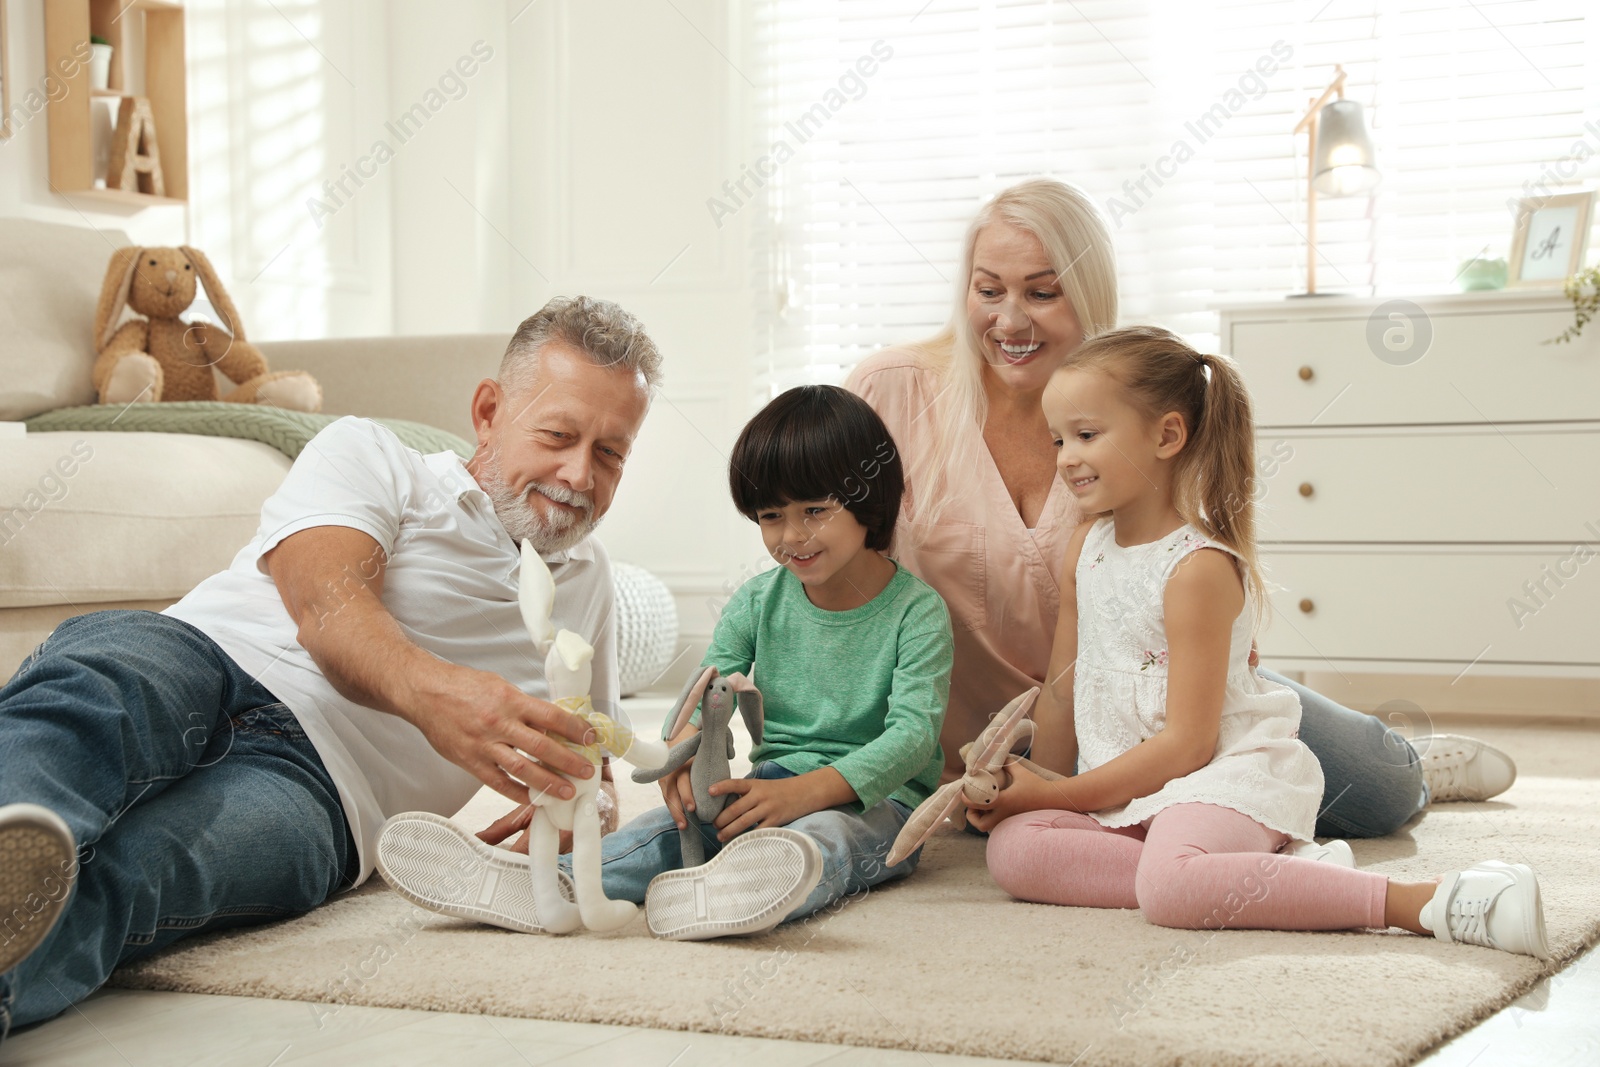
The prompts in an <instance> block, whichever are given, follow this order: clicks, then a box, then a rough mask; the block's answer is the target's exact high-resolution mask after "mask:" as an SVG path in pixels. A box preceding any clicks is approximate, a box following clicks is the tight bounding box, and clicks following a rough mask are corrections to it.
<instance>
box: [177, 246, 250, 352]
mask: <svg viewBox="0 0 1600 1067" xmlns="http://www.w3.org/2000/svg"><path fill="white" fill-rule="evenodd" d="M178 251H180V252H182V253H183V254H184V255H186V256H188V257H189V262H190V263H193V264H194V272H195V273H196V274H198V275H200V284H201V285H203V286H205V288H206V299H207V300H209V301H211V306H212V307H214V308H216V309H217V314H218V315H221V316H222V317H223V319H224V320H225V321H223V322H222V323H221V324H220V325H221V326H222V328H223V329H225V330H227V331H228V333H229V334H231V335H232V336H233V339H234V340H235V341H243V340H244V339H245V336H244V320H243V319H241V318H239V309H238V308H236V307H234V306H233V297H231V296H229V295H228V291H227V290H226V289H224V288H223V287H222V282H221V281H220V280H219V279H218V278H217V271H216V268H214V267H212V266H211V261H210V260H209V259H207V258H206V254H205V253H204V252H202V251H200V250H199V249H198V248H191V247H189V246H188V245H179V246H178Z"/></svg>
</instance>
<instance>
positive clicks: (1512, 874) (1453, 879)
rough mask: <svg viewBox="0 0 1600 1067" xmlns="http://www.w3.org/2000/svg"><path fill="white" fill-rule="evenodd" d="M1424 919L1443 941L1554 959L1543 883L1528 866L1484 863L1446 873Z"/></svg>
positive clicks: (1423, 911) (1495, 862)
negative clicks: (1541, 891)
mask: <svg viewBox="0 0 1600 1067" xmlns="http://www.w3.org/2000/svg"><path fill="white" fill-rule="evenodd" d="M1421 921H1422V928H1423V929H1424V930H1431V931H1433V936H1434V937H1437V938H1438V939H1439V940H1440V941H1459V942H1461V943H1462V944H1466V945H1482V946H1483V947H1484V948H1497V949H1499V950H1500V951H1502V952H1520V953H1522V954H1523V955H1526V956H1533V957H1536V958H1537V959H1541V960H1547V959H1549V958H1550V943H1549V941H1548V940H1547V939H1546V937H1545V930H1544V902H1543V901H1542V900H1540V898H1539V880H1538V879H1537V878H1536V877H1534V874H1533V870H1532V869H1531V868H1530V867H1528V865H1527V864H1525V863H1502V862H1500V861H1499V860H1485V861H1484V862H1483V863H1477V864H1474V865H1472V866H1471V867H1468V868H1467V869H1466V870H1464V871H1455V872H1452V873H1450V874H1447V875H1445V876H1444V879H1443V880H1442V881H1441V882H1440V883H1439V888H1438V889H1436V890H1434V893H1433V899H1432V900H1430V901H1428V903H1427V905H1425V906H1424V907H1423V909H1422V916H1421Z"/></svg>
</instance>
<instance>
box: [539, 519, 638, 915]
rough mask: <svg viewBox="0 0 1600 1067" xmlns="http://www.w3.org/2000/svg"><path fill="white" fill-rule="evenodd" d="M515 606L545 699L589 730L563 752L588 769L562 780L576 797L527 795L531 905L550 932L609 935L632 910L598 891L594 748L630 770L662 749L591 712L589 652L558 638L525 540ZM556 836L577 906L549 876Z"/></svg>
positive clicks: (543, 581) (563, 635)
mask: <svg viewBox="0 0 1600 1067" xmlns="http://www.w3.org/2000/svg"><path fill="white" fill-rule="evenodd" d="M517 594H518V595H517V602H518V606H519V607H520V608H521V610H522V622H523V625H524V626H526V627H527V628H528V633H529V635H530V636H532V638H533V646H534V648H536V649H537V650H538V651H539V652H540V653H541V654H542V655H544V657H545V661H544V677H545V681H546V682H547V683H548V684H549V686H550V701H551V703H553V704H556V705H558V706H560V707H563V708H566V709H567V710H568V711H570V712H572V713H573V714H574V715H577V716H578V717H580V718H582V719H584V720H585V721H587V722H588V723H589V725H590V726H592V727H593V728H594V732H595V743H594V744H593V745H574V744H571V743H567V747H568V748H571V749H572V750H573V751H574V752H582V753H583V754H584V755H586V756H588V757H589V760H590V762H592V763H593V764H594V768H595V771H594V775H593V776H592V777H589V778H578V779H568V781H571V782H572V784H573V786H574V788H575V790H576V792H575V794H574V795H573V797H572V799H571V800H562V799H560V798H557V797H552V796H550V795H549V794H547V793H544V792H542V791H539V790H534V791H533V792H532V793H530V795H529V797H528V801H529V803H531V804H532V805H533V822H532V824H531V827H530V830H531V833H530V836H529V838H528V865H529V870H530V872H531V874H532V878H533V899H534V905H535V907H536V908H537V910H538V913H539V923H540V925H542V926H543V927H544V928H545V929H546V930H547V931H549V932H550V933H552V934H566V933H571V932H572V931H573V930H576V929H577V928H578V927H579V926H587V927H588V928H589V929H591V930H601V931H605V930H616V929H619V928H621V927H623V926H626V925H627V924H628V922H629V921H630V920H632V918H633V916H634V914H635V913H636V912H637V911H638V907H637V906H636V905H634V904H633V903H631V902H629V901H626V900H610V899H608V898H607V897H606V895H605V892H604V891H603V890H602V889H601V886H600V809H599V805H598V803H597V801H596V798H597V796H598V794H599V791H600V753H601V749H605V750H607V751H609V752H611V753H612V754H613V755H615V756H617V757H619V758H621V759H625V760H627V761H628V762H629V763H632V764H633V765H634V766H636V767H660V766H661V765H662V764H663V763H665V762H666V761H667V746H666V745H665V744H663V743H662V742H660V741H655V740H646V739H644V738H641V737H638V736H636V735H635V734H634V733H633V731H632V730H629V729H628V728H627V727H626V726H623V725H621V724H620V723H617V722H615V721H613V720H612V719H611V718H609V717H608V716H606V715H604V714H602V713H600V712H598V711H596V710H594V704H593V702H592V701H591V700H590V698H589V689H590V685H591V682H592V680H593V672H592V670H591V669H590V665H589V664H590V660H592V659H593V658H594V646H592V645H590V644H589V642H587V641H585V640H584V639H583V638H582V637H579V636H578V635H577V634H575V633H573V632H572V631H571V630H562V631H561V632H559V633H557V632H556V630H555V627H554V625H553V624H552V623H551V619H550V615H551V611H552V610H553V608H554V606H555V599H556V585H555V580H554V579H553V578H551V577H550V568H549V567H547V566H545V562H544V560H543V559H541V558H540V557H539V553H538V552H536V551H534V549H533V546H532V545H531V544H530V543H529V542H528V541H526V540H525V541H523V542H522V575H521V578H520V580H519V582H518V588H517ZM562 830H571V831H572V884H573V889H574V896H575V897H576V898H577V903H576V904H573V903H571V902H569V901H568V900H567V899H566V898H565V897H563V896H562V895H561V885H560V881H559V879H558V878H557V877H556V861H557V859H558V857H559V856H560V839H561V831H562Z"/></svg>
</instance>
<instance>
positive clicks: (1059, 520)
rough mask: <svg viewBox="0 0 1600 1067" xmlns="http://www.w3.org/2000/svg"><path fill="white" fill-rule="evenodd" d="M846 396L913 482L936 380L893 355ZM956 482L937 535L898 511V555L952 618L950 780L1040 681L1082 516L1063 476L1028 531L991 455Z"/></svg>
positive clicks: (867, 363) (874, 360)
mask: <svg viewBox="0 0 1600 1067" xmlns="http://www.w3.org/2000/svg"><path fill="white" fill-rule="evenodd" d="M845 388H847V389H849V390H850V391H851V392H853V393H856V394H857V395H859V396H860V397H862V398H863V399H864V400H866V401H867V403H869V404H871V405H872V407H873V410H875V411H877V413H878V415H879V417H880V418H882V419H883V421H884V423H885V424H886V425H887V426H888V427H889V432H890V433H891V434H892V435H893V436H894V440H895V446H896V448H897V449H898V450H899V453H900V458H901V462H902V463H903V464H905V465H906V467H907V473H908V475H909V467H910V457H911V456H913V455H916V454H917V453H918V451H919V450H921V449H926V448H931V447H932V443H933V442H932V438H933V434H934V419H933V418H932V417H931V410H932V409H931V405H932V403H933V399H934V396H935V395H936V392H937V389H938V375H937V373H936V372H935V371H932V370H929V369H927V368H926V367H924V366H922V365H921V363H920V362H919V360H918V359H917V358H916V357H915V356H914V355H913V354H911V353H909V352H907V351H905V350H904V349H889V350H887V351H883V352H879V353H877V354H875V355H873V356H871V357H869V358H868V359H866V360H864V361H863V362H862V363H861V364H860V365H858V366H857V367H856V368H855V370H854V371H852V372H851V374H850V378H849V380H848V381H846V382H845ZM972 432H973V433H979V432H980V431H978V430H977V429H976V428H974V430H973V431H972ZM980 444H981V442H980ZM952 475H953V478H952V481H953V484H955V485H957V486H967V487H970V488H969V489H968V491H966V492H962V493H959V494H958V495H957V496H956V497H955V499H954V500H952V501H951V502H950V504H949V506H948V507H947V508H946V510H945V512H944V514H943V515H941V516H940V520H939V522H938V524H937V525H935V526H931V527H930V526H927V525H924V524H922V523H912V522H909V521H908V520H907V518H906V514H907V512H906V509H905V508H904V507H902V508H901V511H900V521H899V523H898V524H897V526H896V527H895V543H894V548H893V549H892V550H891V552H890V555H892V556H894V557H895V558H896V559H898V560H899V561H900V562H901V563H902V564H903V565H904V566H905V567H906V569H908V570H909V571H911V573H912V574H914V575H916V576H917V577H918V578H921V579H922V580H923V581H924V582H927V583H928V584H929V585H931V586H933V588H934V589H936V590H937V591H938V592H939V595H940V596H942V597H944V600H945V604H946V605H947V606H948V607H949V609H950V622H951V626H952V629H953V630H954V632H955V663H954V666H953V668H952V669H951V673H950V706H949V709H948V711H947V712H946V713H945V721H944V730H943V731H942V732H941V734H940V737H939V741H940V744H942V745H943V746H944V758H945V780H946V781H949V780H951V778H952V777H954V775H955V774H956V773H959V772H960V769H961V756H960V748H961V746H962V745H964V744H966V743H967V742H968V741H971V740H972V739H973V738H975V737H977V736H978V733H979V731H981V730H982V729H983V727H984V725H985V724H987V723H988V721H989V719H990V718H991V717H992V716H993V715H994V714H995V713H996V712H997V711H999V710H1000V709H1001V708H1002V707H1004V706H1005V704H1006V702H1007V701H1009V700H1011V699H1012V698H1013V697H1015V696H1016V695H1017V694H1018V693H1021V692H1023V691H1024V690H1026V689H1028V688H1030V687H1032V686H1035V685H1043V684H1044V681H1043V680H1044V675H1045V672H1046V670H1048V669H1049V666H1050V645H1051V642H1052V640H1053V639H1054V637H1055V630H1056V618H1057V616H1058V614H1059V612H1060V610H1061V586H1060V582H1059V577H1060V573H1059V572H1060V570H1061V564H1062V561H1063V559H1064V558H1065V556H1066V551H1067V541H1068V540H1069V538H1070V537H1071V535H1072V530H1073V527H1074V526H1075V525H1076V524H1077V519H1078V506H1077V501H1076V500H1074V499H1073V498H1072V494H1071V493H1070V492H1068V491H1067V487H1066V486H1065V485H1064V484H1063V483H1062V481H1061V479H1060V478H1056V479H1054V480H1052V482H1051V484H1050V495H1049V497H1048V498H1047V499H1046V500H1045V505H1044V510H1043V511H1042V512H1041V513H1040V515H1039V522H1038V526H1037V527H1036V528H1035V529H1032V530H1030V529H1028V528H1027V526H1026V525H1024V524H1023V521H1022V516H1021V514H1019V513H1018V511H1017V507H1016V504H1015V503H1013V502H1012V499H1011V495H1010V494H1009V493H1008V492H1006V487H1005V482H1004V481H1002V480H1001V477H1000V469H999V468H998V467H997V466H995V462H994V457H993V456H991V455H990V453H989V449H988V448H987V447H986V446H985V447H980V448H979V449H977V456H976V465H975V467H974V469H972V470H970V471H966V472H952ZM908 534H910V535H911V536H907V535H908Z"/></svg>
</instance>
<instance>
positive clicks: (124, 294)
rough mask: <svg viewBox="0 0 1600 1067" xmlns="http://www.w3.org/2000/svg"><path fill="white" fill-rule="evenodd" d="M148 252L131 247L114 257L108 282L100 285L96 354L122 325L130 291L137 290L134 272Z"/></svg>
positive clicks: (97, 307)
mask: <svg viewBox="0 0 1600 1067" xmlns="http://www.w3.org/2000/svg"><path fill="white" fill-rule="evenodd" d="M143 254H144V249H142V248H140V247H138V246H136V245H129V246H128V247H126V248H119V249H117V250H116V251H115V252H113V253H111V263H110V264H109V265H108V266H107V267H106V278H105V281H103V282H101V283H100V302H99V303H98V304H96V305H95V308H94V348H95V351H96V352H99V351H100V350H101V349H103V348H105V346H106V345H107V344H109V343H110V342H111V335H112V334H114V333H116V332H117V327H118V326H119V325H121V319H122V309H123V308H125V307H127V306H128V290H130V289H132V288H133V272H134V269H135V268H137V267H138V266H139V257H140V256H141V255H143Z"/></svg>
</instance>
